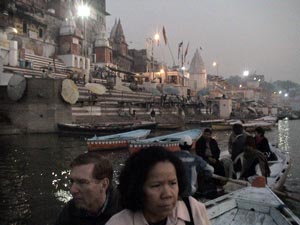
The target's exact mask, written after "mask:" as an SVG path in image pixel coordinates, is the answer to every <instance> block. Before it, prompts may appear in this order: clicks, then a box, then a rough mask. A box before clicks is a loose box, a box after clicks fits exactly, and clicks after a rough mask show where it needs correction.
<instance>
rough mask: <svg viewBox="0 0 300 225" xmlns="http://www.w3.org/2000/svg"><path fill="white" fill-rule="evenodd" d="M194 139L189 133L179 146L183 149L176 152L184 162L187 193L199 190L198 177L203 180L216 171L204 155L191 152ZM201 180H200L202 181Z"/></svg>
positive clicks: (192, 193) (191, 193) (190, 193)
mask: <svg viewBox="0 0 300 225" xmlns="http://www.w3.org/2000/svg"><path fill="white" fill-rule="evenodd" d="M192 145H193V141H192V138H191V137H190V136H188V135H185V136H183V137H182V138H181V139H180V142H179V147H180V149H181V151H177V152H174V154H175V155H176V156H177V157H179V158H180V159H181V161H182V162H183V165H184V168H185V173H186V180H187V189H186V194H187V195H194V194H195V193H196V191H197V190H198V178H199V179H201V181H202V180H204V179H206V178H208V179H209V178H211V176H212V174H213V173H214V168H213V167H212V166H210V165H209V164H208V163H207V162H206V161H205V160H203V159H202V157H200V156H197V155H194V154H191V152H190V151H191V149H192ZM201 181H200V180H199V182H201Z"/></svg>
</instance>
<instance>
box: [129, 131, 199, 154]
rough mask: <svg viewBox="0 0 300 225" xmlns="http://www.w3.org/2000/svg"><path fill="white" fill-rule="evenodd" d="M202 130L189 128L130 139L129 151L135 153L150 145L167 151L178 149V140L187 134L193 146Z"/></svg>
mask: <svg viewBox="0 0 300 225" xmlns="http://www.w3.org/2000/svg"><path fill="white" fill-rule="evenodd" d="M201 134H202V132H201V130H200V129H191V130H186V131H182V132H178V133H173V134H169V135H163V136H158V137H154V138H148V139H145V140H138V141H132V142H130V144H129V151H130V153H135V152H138V151H139V150H141V149H142V148H145V147H150V146H162V147H164V148H166V149H167V150H169V151H179V150H180V148H179V141H180V139H181V138H182V137H183V136H184V135H188V136H190V137H191V138H192V140H193V147H192V148H194V147H195V144H196V141H197V140H198V139H199V138H200V136H201Z"/></svg>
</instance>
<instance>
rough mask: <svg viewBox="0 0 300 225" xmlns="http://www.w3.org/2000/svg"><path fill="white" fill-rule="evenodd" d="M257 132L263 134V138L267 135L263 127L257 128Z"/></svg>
mask: <svg viewBox="0 0 300 225" xmlns="http://www.w3.org/2000/svg"><path fill="white" fill-rule="evenodd" d="M255 131H256V132H257V133H259V134H261V136H264V135H265V130H264V129H263V128H262V127H256V128H255Z"/></svg>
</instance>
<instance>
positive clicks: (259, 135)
mask: <svg viewBox="0 0 300 225" xmlns="http://www.w3.org/2000/svg"><path fill="white" fill-rule="evenodd" d="M255 146H256V149H258V150H259V151H261V152H262V153H264V154H265V156H266V157H267V160H268V161H272V160H277V157H276V155H275V154H274V153H273V152H272V151H271V149H270V145H269V141H268V139H267V138H266V137H265V130H264V129H263V128H262V127H256V128H255Z"/></svg>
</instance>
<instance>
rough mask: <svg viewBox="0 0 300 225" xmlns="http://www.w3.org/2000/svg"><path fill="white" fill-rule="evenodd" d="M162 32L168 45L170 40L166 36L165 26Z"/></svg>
mask: <svg viewBox="0 0 300 225" xmlns="http://www.w3.org/2000/svg"><path fill="white" fill-rule="evenodd" d="M162 32H163V36H164V41H165V45H167V43H168V40H167V35H166V30H165V26H163V30H162Z"/></svg>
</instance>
